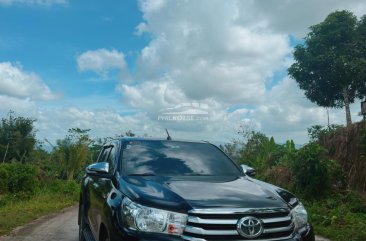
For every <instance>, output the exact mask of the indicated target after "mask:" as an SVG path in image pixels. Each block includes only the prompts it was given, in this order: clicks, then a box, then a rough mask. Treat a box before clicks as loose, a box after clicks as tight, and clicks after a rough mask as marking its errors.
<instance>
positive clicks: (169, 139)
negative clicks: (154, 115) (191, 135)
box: [165, 128, 172, 141]
mask: <svg viewBox="0 0 366 241" xmlns="http://www.w3.org/2000/svg"><path fill="white" fill-rule="evenodd" d="M165 131H166V134H167V135H168V137H167V138H166V139H167V140H168V141H171V140H172V138H171V137H170V135H169V131H168V129H166V128H165Z"/></svg>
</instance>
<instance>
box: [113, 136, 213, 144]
mask: <svg viewBox="0 0 366 241" xmlns="http://www.w3.org/2000/svg"><path fill="white" fill-rule="evenodd" d="M119 140H121V141H122V142H126V141H171V142H191V143H209V142H208V141H203V140H201V141H197V140H186V139H172V140H167V139H166V138H153V137H122V138H120V139H119Z"/></svg>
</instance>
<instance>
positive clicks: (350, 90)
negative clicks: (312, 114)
mask: <svg viewBox="0 0 366 241" xmlns="http://www.w3.org/2000/svg"><path fill="white" fill-rule="evenodd" d="M365 22H366V20H365V16H364V17H362V19H361V20H360V21H358V19H357V17H356V16H355V15H354V14H353V13H351V12H349V11H336V12H333V13H331V14H329V15H328V16H327V17H326V19H325V20H324V21H323V22H321V23H319V24H317V25H314V26H311V27H310V30H311V31H310V33H309V34H308V35H307V36H306V37H305V43H303V44H299V45H297V46H296V48H295V52H294V58H295V63H294V64H292V66H291V67H290V68H289V69H288V72H289V75H290V76H292V77H293V78H294V79H295V80H296V81H297V83H298V85H299V87H300V88H301V89H303V90H304V91H305V95H306V97H307V98H308V99H309V100H311V101H312V102H315V103H316V104H317V105H319V106H323V107H332V108H343V107H345V110H346V120H347V126H349V125H350V124H352V120H351V112H350V104H351V103H353V102H354V101H355V99H356V98H363V97H365V96H366V86H365V85H366V84H365V80H366V71H365V57H366V56H365V55H366V48H365V45H366V44H365V42H366V41H365V39H366V23H365Z"/></svg>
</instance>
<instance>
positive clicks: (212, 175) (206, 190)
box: [78, 138, 314, 241]
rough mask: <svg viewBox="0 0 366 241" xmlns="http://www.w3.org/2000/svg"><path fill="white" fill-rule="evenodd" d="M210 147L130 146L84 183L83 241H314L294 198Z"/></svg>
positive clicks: (116, 150) (159, 142)
mask: <svg viewBox="0 0 366 241" xmlns="http://www.w3.org/2000/svg"><path fill="white" fill-rule="evenodd" d="M254 174H255V170H254V169H252V168H249V167H247V166H244V165H243V166H237V165H236V164H235V163H234V162H233V161H232V160H231V159H230V158H229V157H228V156H226V155H225V154H224V153H223V152H222V151H221V150H220V149H219V148H217V147H216V146H215V145H212V144H210V143H207V142H194V141H178V140H164V139H148V138H122V139H120V140H117V141H113V142H111V143H109V144H107V145H105V146H104V147H103V150H102V151H101V153H100V155H99V157H98V161H97V163H95V164H92V165H90V166H88V167H87V169H86V175H85V177H84V178H83V180H82V183H81V193H80V205H79V218H78V223H79V239H80V241H85V240H86V241H91V240H98V241H183V240H188V241H231V240H235V241H244V240H246V241H248V240H256V241H274V240H276V241H314V233H313V229H312V227H311V225H310V224H309V223H308V218H307V212H306V210H305V208H304V206H303V205H302V204H301V202H300V201H299V200H298V199H297V198H296V197H295V196H294V195H292V194H291V193H289V192H288V191H286V190H284V189H281V188H279V187H276V186H273V185H271V184H268V183H265V182H261V181H259V180H256V179H253V178H252V177H251V176H253V175H254Z"/></svg>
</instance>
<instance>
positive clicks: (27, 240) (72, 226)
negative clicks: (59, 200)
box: [0, 206, 79, 241]
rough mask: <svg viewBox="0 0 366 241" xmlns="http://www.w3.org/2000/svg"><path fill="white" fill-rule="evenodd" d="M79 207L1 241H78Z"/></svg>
mask: <svg viewBox="0 0 366 241" xmlns="http://www.w3.org/2000/svg"><path fill="white" fill-rule="evenodd" d="M77 213H78V209H77V206H75V207H71V208H67V209H64V210H63V211H61V212H59V213H56V214H51V215H47V216H44V217H42V218H39V219H37V220H35V221H33V222H31V223H29V224H27V225H24V226H22V227H19V228H17V229H15V230H14V231H13V232H12V234H11V235H9V236H4V237H0V241H78V240H79V239H78V223H77V216H78V215H77Z"/></svg>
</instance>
